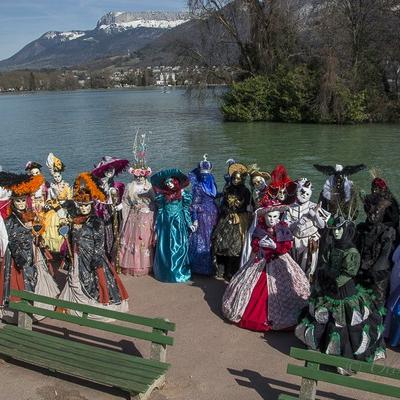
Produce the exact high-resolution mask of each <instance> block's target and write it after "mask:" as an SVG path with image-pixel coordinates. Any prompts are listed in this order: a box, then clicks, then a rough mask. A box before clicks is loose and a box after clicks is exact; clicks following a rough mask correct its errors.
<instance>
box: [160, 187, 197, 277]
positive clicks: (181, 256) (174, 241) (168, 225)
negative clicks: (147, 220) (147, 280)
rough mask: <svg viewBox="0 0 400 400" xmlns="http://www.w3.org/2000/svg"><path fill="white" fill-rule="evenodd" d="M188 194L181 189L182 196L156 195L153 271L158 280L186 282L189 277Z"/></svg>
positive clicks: (189, 218) (189, 201) (189, 200)
mask: <svg viewBox="0 0 400 400" xmlns="http://www.w3.org/2000/svg"><path fill="white" fill-rule="evenodd" d="M191 200H192V196H191V194H190V193H188V192H186V191H183V193H182V199H180V200H173V201H167V200H166V198H165V196H164V195H163V194H157V195H156V202H157V205H158V210H157V218H156V235H157V244H156V253H155V259H154V266H153V272H154V276H155V277H156V279H158V280H159V281H161V282H186V281H188V280H189V279H190V278H191V271H190V262H189V231H190V229H189V226H190V225H191V224H192V221H191V217H190V211H189V209H190V203H191Z"/></svg>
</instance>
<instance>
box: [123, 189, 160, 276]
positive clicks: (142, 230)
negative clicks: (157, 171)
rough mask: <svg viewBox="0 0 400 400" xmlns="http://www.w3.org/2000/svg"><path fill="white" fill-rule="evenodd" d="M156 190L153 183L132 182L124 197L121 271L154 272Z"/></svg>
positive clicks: (128, 272) (138, 273)
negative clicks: (152, 185) (152, 270)
mask: <svg viewBox="0 0 400 400" xmlns="http://www.w3.org/2000/svg"><path fill="white" fill-rule="evenodd" d="M153 210H154V192H153V189H152V188H151V185H150V183H148V182H147V183H145V184H142V185H141V184H138V183H137V182H131V183H130V184H129V185H128V186H127V187H126V190H125V193H124V196H123V198H122V215H123V218H122V219H123V223H122V230H121V250H120V256H119V262H120V266H121V269H122V273H123V274H126V275H133V276H142V275H148V274H149V273H150V272H151V268H152V262H153V241H154V228H153V226H154V211H153Z"/></svg>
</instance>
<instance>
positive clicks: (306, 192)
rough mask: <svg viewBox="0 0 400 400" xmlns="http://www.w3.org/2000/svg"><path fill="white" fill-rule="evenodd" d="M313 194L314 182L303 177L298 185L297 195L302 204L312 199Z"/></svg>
mask: <svg viewBox="0 0 400 400" xmlns="http://www.w3.org/2000/svg"><path fill="white" fill-rule="evenodd" d="M311 195H312V184H311V182H310V181H308V180H307V179H301V180H300V181H299V183H298V186H297V192H296V197H297V201H298V202H299V203H300V204H304V203H307V202H308V201H310V199H311Z"/></svg>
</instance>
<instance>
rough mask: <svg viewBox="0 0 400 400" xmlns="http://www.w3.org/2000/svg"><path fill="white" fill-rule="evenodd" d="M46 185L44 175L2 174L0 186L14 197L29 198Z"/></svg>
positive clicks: (0, 174)
mask: <svg viewBox="0 0 400 400" xmlns="http://www.w3.org/2000/svg"><path fill="white" fill-rule="evenodd" d="M43 183H44V177H43V175H36V176H32V175H28V174H14V173H12V172H0V186H1V187H3V188H4V189H7V190H10V191H11V192H12V195H13V196H14V197H19V196H29V195H31V194H33V193H35V192H36V191H38V190H39V189H40V187H41V186H42V185H43Z"/></svg>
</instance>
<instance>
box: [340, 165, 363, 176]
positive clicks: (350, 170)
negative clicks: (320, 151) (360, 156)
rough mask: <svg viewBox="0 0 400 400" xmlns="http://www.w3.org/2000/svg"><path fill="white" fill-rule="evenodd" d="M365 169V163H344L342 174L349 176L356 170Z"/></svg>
mask: <svg viewBox="0 0 400 400" xmlns="http://www.w3.org/2000/svg"><path fill="white" fill-rule="evenodd" d="M365 169H367V166H366V165H365V164H357V165H346V166H345V167H344V168H343V171H342V174H343V175H344V176H350V175H354V174H356V173H357V172H360V171H363V170H365Z"/></svg>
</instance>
